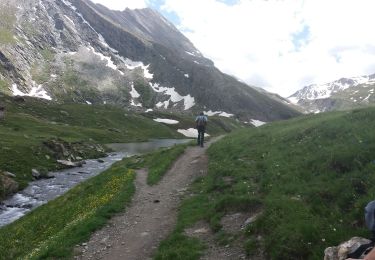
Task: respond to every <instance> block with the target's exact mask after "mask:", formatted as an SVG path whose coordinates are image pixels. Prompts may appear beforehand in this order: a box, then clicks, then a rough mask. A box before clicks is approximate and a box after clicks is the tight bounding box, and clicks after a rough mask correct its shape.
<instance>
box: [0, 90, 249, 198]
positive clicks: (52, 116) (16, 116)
mask: <svg viewBox="0 0 375 260" xmlns="http://www.w3.org/2000/svg"><path fill="white" fill-rule="evenodd" d="M0 104H4V105H5V106H6V114H5V119H4V120H0V172H1V171H9V172H11V173H14V174H15V175H16V176H17V177H16V181H17V182H18V183H19V184H20V188H22V187H24V186H25V185H27V183H28V182H29V181H30V180H31V179H32V175H31V169H37V170H39V171H40V172H46V171H48V170H56V169H58V168H59V167H61V166H59V165H58V164H57V163H56V159H69V158H65V157H66V156H65V157H64V158H58V157H59V156H60V157H61V156H63V155H62V151H56V149H57V148H58V147H59V146H61V145H62V144H63V145H64V146H65V148H64V149H66V150H67V153H69V154H72V155H74V157H77V158H82V159H85V158H96V157H101V156H104V153H103V150H104V149H105V147H104V146H101V145H103V144H106V143H115V142H120V143H126V142H136V141H146V140H148V139H150V138H185V137H184V136H183V135H181V134H180V133H178V132H177V129H180V128H181V129H186V128H190V127H193V126H194V118H195V117H194V115H190V114H186V115H170V114H165V113H147V114H140V113H134V112H131V111H127V110H125V109H121V108H116V107H112V106H107V105H102V106H93V105H85V104H56V103H53V102H49V101H45V100H41V99H35V98H27V97H25V98H24V99H18V100H17V99H16V98H11V97H7V96H4V97H1V96H0ZM157 117H162V118H170V119H176V120H178V121H179V122H180V123H179V124H177V125H166V124H162V123H158V122H155V121H153V120H152V119H154V118H157ZM238 127H242V125H241V124H240V123H238V122H236V121H235V120H232V119H227V118H212V121H211V123H210V126H209V128H208V131H209V133H210V134H211V135H218V134H222V133H226V132H229V131H231V130H233V129H235V128H238ZM51 147H52V148H51ZM56 147H57V148H56ZM59 153H61V154H59ZM0 187H1V185H0ZM3 196H4V191H2V190H1V188H0V198H1V197H3Z"/></svg>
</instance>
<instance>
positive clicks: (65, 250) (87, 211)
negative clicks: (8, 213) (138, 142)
mask: <svg viewBox="0 0 375 260" xmlns="http://www.w3.org/2000/svg"><path fill="white" fill-rule="evenodd" d="M127 163H128V162H127V160H123V161H121V162H118V163H116V164H114V165H113V166H112V167H111V168H110V169H109V170H107V171H105V172H104V173H102V174H100V175H98V176H96V177H94V178H92V179H90V180H88V181H86V182H84V183H82V184H79V185H78V186H76V187H74V188H73V189H72V190H70V191H69V192H67V193H66V194H64V195H62V196H61V197H59V198H57V199H55V200H53V201H50V202H49V203H47V204H45V205H43V206H41V207H39V208H37V209H35V210H34V211H32V212H31V213H29V214H27V215H26V216H25V217H23V218H21V219H19V220H17V221H16V222H14V223H12V224H10V225H7V226H6V227H3V228H1V229H0V259H65V258H71V257H72V253H73V251H72V249H73V247H74V246H75V245H77V244H79V243H81V242H83V241H86V240H87V239H88V238H89V235H90V234H91V232H93V231H94V230H96V229H98V228H100V227H101V226H103V225H104V224H105V223H106V220H107V219H108V218H110V217H111V216H112V215H113V214H114V213H116V212H119V211H122V210H123V208H124V205H126V204H127V203H128V202H129V201H130V198H131V197H132V195H133V193H134V190H135V187H134V184H133V180H134V176H135V175H134V171H132V170H130V169H129V168H128V167H127Z"/></svg>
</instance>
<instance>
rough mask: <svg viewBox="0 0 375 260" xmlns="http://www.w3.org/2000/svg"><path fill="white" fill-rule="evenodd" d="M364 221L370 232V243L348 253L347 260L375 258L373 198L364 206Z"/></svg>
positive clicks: (374, 208) (374, 211)
mask: <svg viewBox="0 0 375 260" xmlns="http://www.w3.org/2000/svg"><path fill="white" fill-rule="evenodd" d="M365 221H366V226H367V228H368V229H369V230H370V231H371V232H372V238H371V243H369V244H365V245H361V246H360V247H359V248H358V249H357V250H356V251H354V252H353V253H351V254H349V255H348V257H349V258H347V260H357V259H364V260H375V247H374V244H375V200H373V201H371V202H369V203H368V204H367V206H366V207H365Z"/></svg>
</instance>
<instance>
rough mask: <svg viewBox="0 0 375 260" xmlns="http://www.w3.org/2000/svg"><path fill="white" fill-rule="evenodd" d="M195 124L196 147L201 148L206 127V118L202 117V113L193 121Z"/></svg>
mask: <svg viewBox="0 0 375 260" xmlns="http://www.w3.org/2000/svg"><path fill="white" fill-rule="evenodd" d="M195 123H196V128H197V130H198V139H197V141H198V145H200V146H201V147H203V142H204V132H205V131H206V125H207V116H205V115H204V113H203V112H201V113H200V114H199V116H197V118H196V119H195Z"/></svg>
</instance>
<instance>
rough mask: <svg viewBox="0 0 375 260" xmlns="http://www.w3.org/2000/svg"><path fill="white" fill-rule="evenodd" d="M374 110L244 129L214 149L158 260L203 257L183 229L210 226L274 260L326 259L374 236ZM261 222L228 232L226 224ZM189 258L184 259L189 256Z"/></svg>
mask: <svg viewBox="0 0 375 260" xmlns="http://www.w3.org/2000/svg"><path fill="white" fill-rule="evenodd" d="M374 129H375V108H367V109H358V110H354V111H350V112H334V113H326V114H319V115H311V116H306V117H300V118H296V119H292V120H288V121H284V122H277V123H272V124H269V125H265V126H263V127H260V128H257V129H246V130H240V131H237V132H236V133H233V134H230V135H229V136H227V137H226V138H224V139H223V140H221V141H220V142H218V143H216V144H214V145H213V146H212V147H210V148H209V158H210V162H209V173H208V175H207V176H206V177H204V178H202V179H199V180H197V181H196V182H195V184H194V185H193V187H192V191H193V193H194V194H196V195H194V196H192V197H190V198H188V199H186V200H185V201H184V202H183V204H182V207H181V209H180V215H179V220H178V224H177V227H176V230H175V231H174V233H173V234H172V235H171V236H170V237H169V238H168V239H167V240H166V241H164V242H163V243H162V244H161V247H160V248H159V252H158V254H157V259H173V257H175V258H176V257H177V258H178V257H180V256H184V257H187V258H186V259H196V258H197V257H198V256H199V255H200V254H201V253H202V250H203V248H204V247H202V242H199V241H198V240H197V239H191V238H189V237H187V236H186V235H185V233H184V230H185V229H186V228H188V227H191V226H193V225H194V223H197V222H198V221H200V220H204V221H207V222H208V223H209V224H210V227H211V229H213V230H214V231H215V232H216V238H217V241H219V242H220V243H221V244H222V245H233V244H236V243H241V244H242V245H243V247H244V248H245V249H246V252H247V254H249V255H258V256H259V255H264V256H265V257H266V258H267V259H322V258H323V252H324V249H325V248H326V247H328V246H332V245H337V244H339V243H341V242H342V241H345V240H347V239H349V238H350V237H352V236H364V237H369V236H370V234H369V232H368V231H366V229H365V227H364V226H365V225H364V221H363V219H364V215H363V211H364V210H363V209H364V206H365V205H366V203H367V202H369V201H371V200H373V199H374V197H373V195H374V194H375V187H374V185H373V183H374V182H375V175H374V172H375V132H374ZM237 212H243V213H245V214H248V216H249V217H251V216H254V215H258V217H257V218H256V221H255V222H253V223H251V224H248V225H246V227H244V229H243V230H238V232H237V233H234V234H233V233H226V231H224V230H223V229H222V219H223V217H224V216H226V215H228V214H234V213H237ZM184 259H185V258H184Z"/></svg>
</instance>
